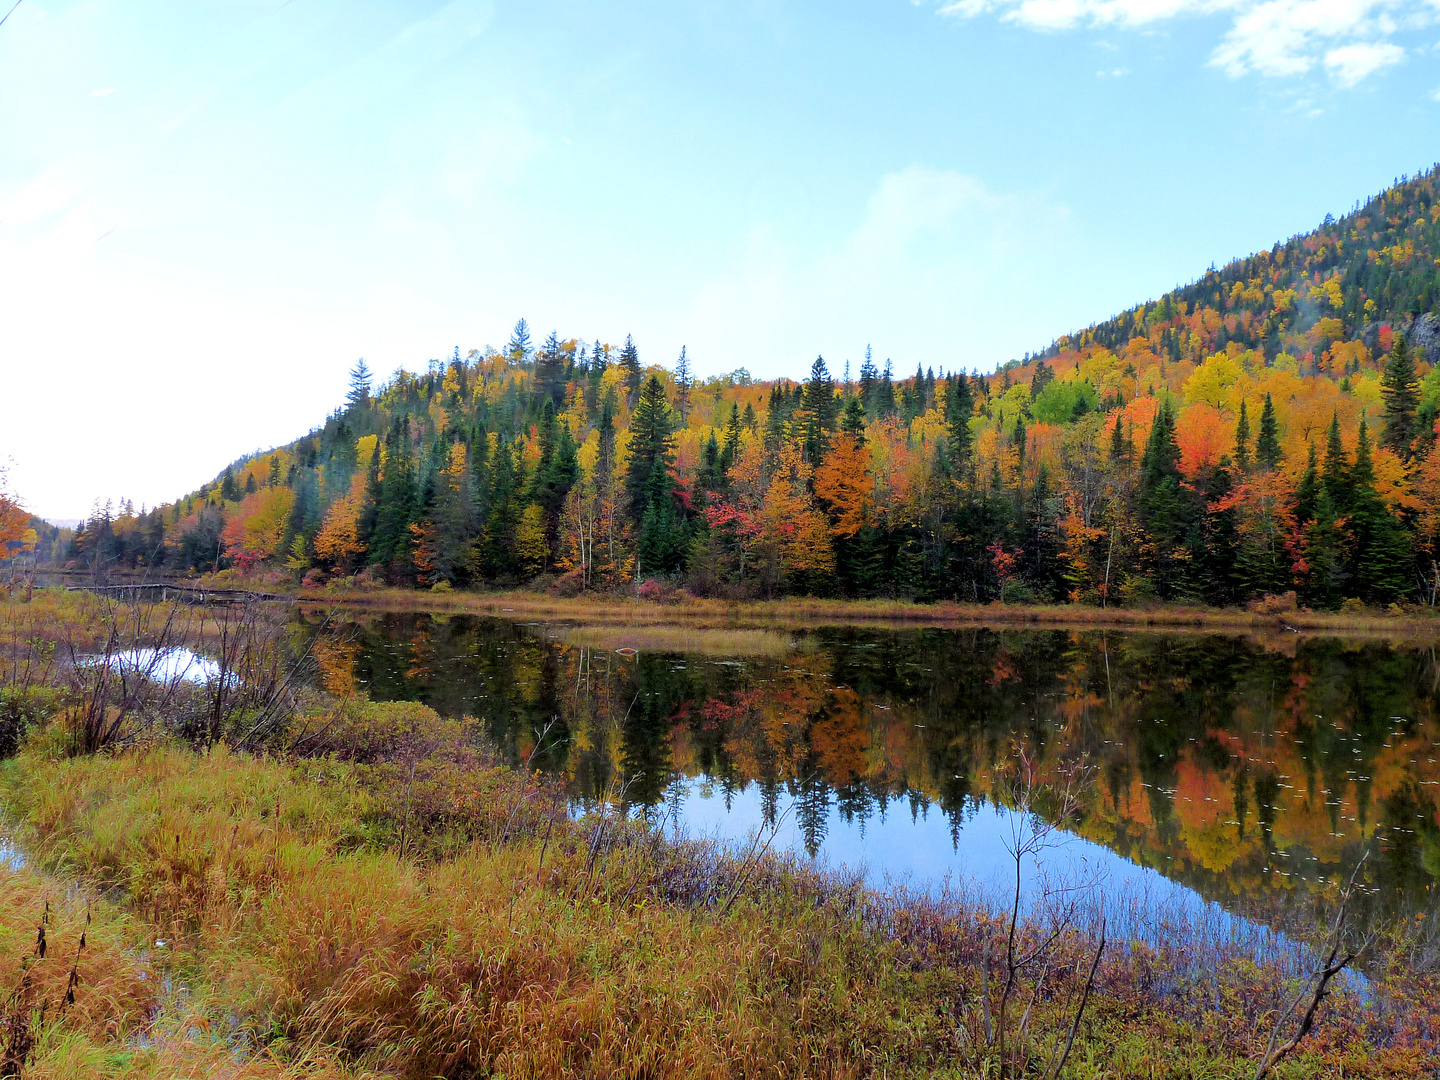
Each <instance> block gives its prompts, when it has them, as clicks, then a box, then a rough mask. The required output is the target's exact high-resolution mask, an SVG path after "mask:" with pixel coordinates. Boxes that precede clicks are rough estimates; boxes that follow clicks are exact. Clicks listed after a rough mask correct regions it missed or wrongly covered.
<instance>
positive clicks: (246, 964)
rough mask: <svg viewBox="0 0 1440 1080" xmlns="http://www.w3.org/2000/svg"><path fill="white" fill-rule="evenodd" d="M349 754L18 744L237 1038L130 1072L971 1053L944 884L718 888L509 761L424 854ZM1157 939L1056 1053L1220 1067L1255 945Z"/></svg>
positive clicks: (717, 858)
mask: <svg viewBox="0 0 1440 1080" xmlns="http://www.w3.org/2000/svg"><path fill="white" fill-rule="evenodd" d="M358 768H361V766H358V765H355V764H353V763H350V764H345V763H338V762H334V761H333V760H331V761H328V762H311V763H297V764H295V765H289V766H287V765H282V764H279V763H276V762H273V761H265V760H259V759H253V758H249V757H246V756H244V755H235V754H231V753H229V752H228V751H226V750H224V749H223V748H217V749H214V750H212V751H211V752H209V753H208V754H206V755H203V756H198V755H196V754H195V753H193V752H192V751H190V750H188V749H185V748H183V747H179V746H176V745H173V744H158V745H154V746H151V747H149V748H148V749H146V750H144V751H140V750H136V751H131V752H129V753H126V754H123V755H117V756H113V757H104V756H100V757H90V758H83V759H70V760H61V759H54V760H45V759H43V758H41V757H37V756H36V755H35V754H34V753H33V752H31V753H27V754H26V755H24V756H22V757H21V758H20V759H19V760H17V761H15V762H13V763H12V764H11V765H9V766H8V767H7V768H6V769H5V771H4V773H3V775H0V780H3V792H0V794H3V796H4V799H5V801H6V803H7V804H8V805H10V806H11V807H12V808H14V809H15V810H17V811H18V812H20V813H21V814H23V818H24V821H25V823H26V825H27V827H28V829H29V830H31V831H30V833H29V835H30V837H31V843H32V845H33V847H34V849H35V850H36V851H38V852H39V853H40V854H41V855H42V856H43V857H44V858H46V859H47V860H49V861H51V862H52V863H54V864H56V865H64V866H69V867H73V868H74V869H76V870H80V871H84V872H85V873H86V875H87V877H89V878H90V879H91V880H92V881H94V882H95V883H96V884H103V885H109V886H114V887H119V888H122V889H124V890H125V892H126V894H127V895H128V896H129V897H130V898H131V902H132V905H133V908H134V910H135V911H137V912H139V913H143V914H144V916H145V918H146V921H147V923H148V924H149V925H151V926H155V927H161V928H163V932H164V933H167V934H173V935H174V936H175V938H176V939H177V940H178V941H179V943H180V947H181V953H180V954H179V955H178V956H177V960H179V961H180V962H181V963H182V965H183V966H185V967H187V968H188V969H189V970H191V971H193V972H194V973H195V978H196V980H197V984H199V985H203V986H205V987H208V988H209V993H210V994H211V995H213V999H214V1001H215V1002H216V1003H223V1008H221V1007H219V1006H218V1005H217V1007H216V1008H213V1009H211V1010H210V1011H209V1012H208V1013H204V1012H202V1013H201V1014H199V1015H202V1016H204V1015H209V1016H215V1015H217V1014H219V1013H222V1012H229V1013H233V1014H234V1015H236V1016H238V1017H240V1018H241V1020H242V1021H243V1022H244V1026H245V1028H246V1030H248V1031H249V1032H250V1035H251V1038H252V1039H253V1040H254V1043H253V1048H254V1051H255V1053H257V1054H258V1055H259V1056H258V1057H257V1056H254V1055H252V1056H251V1057H247V1058H243V1059H233V1060H232V1065H233V1066H234V1068H235V1069H236V1071H235V1072H233V1073H226V1072H215V1073H213V1074H212V1073H209V1072H205V1071H202V1070H201V1068H200V1065H202V1064H204V1063H205V1062H207V1061H218V1058H214V1057H213V1055H214V1053H215V1051H214V1047H213V1045H212V1042H211V1041H209V1040H207V1039H206V1038H204V1037H202V1034H201V1033H199V1030H198V1028H195V1030H190V1029H186V1028H185V1027H184V1024H183V1023H181V1022H179V1021H177V1022H175V1023H172V1025H171V1027H172V1029H177V1028H178V1029H179V1035H180V1036H181V1037H180V1038H178V1039H175V1038H172V1040H171V1041H173V1042H174V1044H175V1045H173V1046H172V1045H170V1044H169V1043H167V1042H166V1041H164V1040H160V1041H159V1042H158V1043H157V1047H158V1048H157V1049H153V1050H151V1051H147V1052H148V1053H149V1054H150V1055H151V1056H150V1057H149V1058H145V1059H144V1060H143V1061H142V1060H141V1059H136V1061H137V1064H136V1065H135V1071H133V1075H136V1076H161V1075H167V1074H166V1073H165V1072H164V1071H162V1070H161V1067H160V1066H159V1065H158V1064H157V1062H159V1061H160V1060H161V1058H162V1057H163V1058H164V1059H165V1060H169V1061H173V1062H175V1063H176V1064H175V1065H174V1068H175V1069H176V1070H177V1071H176V1072H175V1073H172V1074H171V1075H217V1076H222V1075H223V1076H229V1075H233V1076H235V1077H237V1080H238V1078H240V1077H245V1078H248V1077H252V1076H254V1077H269V1076H277V1077H278V1076H295V1077H301V1076H314V1077H316V1078H319V1077H329V1076H339V1075H344V1072H343V1070H344V1069H352V1070H355V1072H356V1074H357V1075H359V1074H364V1073H366V1072H369V1073H372V1074H375V1075H393V1076H399V1077H407V1078H408V1077H415V1078H419V1077H431V1076H472V1075H477V1076H483V1075H500V1074H503V1075H505V1076H508V1077H539V1076H547V1077H549V1076H575V1077H579V1076H586V1077H612V1076H613V1077H619V1076H626V1077H633V1076H649V1077H672V1076H673V1077H680V1076H686V1077H690V1076H701V1077H721V1076H727V1077H728V1076H735V1075H744V1076H774V1077H785V1076H794V1077H799V1076H836V1077H839V1076H862V1075H864V1076H881V1075H883V1076H891V1077H901V1076H934V1075H946V1074H947V1070H949V1073H948V1074H949V1075H955V1076H969V1075H976V1074H977V1073H978V1071H979V1070H980V1069H981V1068H983V1061H984V1052H983V1050H982V1051H977V1049H976V1047H975V1046H974V1045H973V1038H972V1036H973V1033H974V1032H975V1031H976V1030H978V1029H977V1028H976V1027H975V1025H976V1023H977V1021H976V1017H975V1013H974V1011H973V1009H969V1010H966V1009H962V1008H961V1006H963V1005H964V1004H965V1003H966V1002H967V1001H970V1002H973V994H974V987H975V985H976V984H975V964H976V961H977V958H978V956H979V954H980V951H981V950H980V943H981V942H982V941H983V940H984V937H985V935H987V934H989V933H992V932H993V925H992V924H991V923H990V922H989V921H987V919H986V917H985V916H983V915H977V914H976V913H975V912H974V911H973V910H966V909H963V908H957V907H955V906H954V905H946V904H943V903H932V902H922V901H920V900H917V899H916V898H909V899H906V898H903V897H902V898H892V899H890V900H884V899H883V898H876V897H870V896H869V895H868V894H865V893H864V892H863V891H862V890H859V889H858V888H856V887H855V886H853V885H852V884H847V883H844V882H835V881H832V880H831V879H827V878H824V877H821V876H818V875H816V874H814V873H813V872H811V871H808V870H806V869H805V868H803V867H800V866H797V865H793V864H789V865H787V864H785V863H783V862H776V861H773V860H769V861H766V862H765V863H764V864H763V865H761V866H759V867H756V868H752V872H749V873H748V875H747V876H746V877H745V881H744V886H743V888H741V887H740V881H741V874H742V872H741V871H740V869H739V867H738V865H737V861H736V860H735V859H733V858H730V857H728V856H725V855H724V854H723V853H721V852H718V851H717V850H716V849H714V848H712V847H708V846H706V845H699V844H691V845H680V846H678V847H677V846H674V845H665V844H663V843H661V842H659V841H658V839H657V838H656V837H654V836H653V835H652V834H649V833H646V832H644V831H643V830H641V829H639V828H637V827H633V826H628V825H624V824H622V823H616V822H614V821H613V820H612V821H611V822H609V823H608V824H607V823H605V822H603V821H600V820H598V819H590V820H588V821H586V822H573V821H571V820H570V819H569V818H568V817H567V816H565V815H564V814H563V812H561V813H558V815H556V816H553V817H552V816H551V814H552V812H554V811H557V810H563V806H560V805H557V804H554V803H547V802H546V792H545V791H544V789H539V788H534V787H531V786H529V785H527V784H526V783H525V782H524V781H523V780H522V778H520V777H517V776H515V775H514V774H508V775H509V776H510V779H509V781H508V782H503V783H498V784H496V785H494V786H492V787H491V788H490V789H489V790H488V792H487V794H486V799H487V801H488V803H489V804H490V806H491V809H492V814H491V820H492V821H494V822H504V823H505V828H504V830H503V831H502V830H501V829H499V828H493V827H492V828H491V829H489V830H488V833H487V835H485V836H483V837H482V838H481V839H479V840H478V841H475V842H471V843H468V844H466V845H465V846H464V847H462V848H460V849H459V850H458V851H452V852H451V853H450V855H449V856H448V857H444V858H439V857H437V856H436V854H435V852H434V849H433V848H431V849H427V850H429V851H430V854H428V855H426V856H425V857H423V858H419V859H416V858H410V857H401V856H400V854H399V853H398V851H397V850H396V849H395V848H394V847H393V846H391V845H387V844H377V843H374V842H370V841H367V839H366V828H367V827H366V826H365V825H364V823H365V822H367V821H370V822H372V824H373V821H374V818H375V815H376V814H377V813H379V812H380V805H381V802H382V801H383V800H382V799H381V798H380V796H379V795H378V794H376V793H375V792H372V791H367V790H365V789H364V788H363V785H360V784H358V783H357V776H358V774H357V773H356V771H355V770H356V769H358ZM277 806H278V808H279V814H278V816H277V815H276V813H275V810H276V808H277ZM517 811H521V812H520V813H518V814H517ZM547 822H549V823H550V824H549V826H548V827H547ZM380 833H382V834H384V833H385V830H380ZM390 834H393V830H391V833H390ZM387 835H389V834H387ZM737 889H738V892H737ZM732 894H734V895H736V902H735V903H734V904H733V906H732V905H730V904H728V903H727V902H726V900H727V898H728V897H729V896H731V895H732ZM1084 947H1085V943H1084V942H1083V941H1082V940H1079V939H1077V940H1076V941H1075V942H1074V943H1073V951H1075V952H1076V954H1077V955H1079V954H1080V953H1081V952H1082V951H1083V949H1084ZM1182 951H1183V950H1182ZM1179 955H1180V953H1179V952H1177V953H1176V954H1175V955H1169V956H1167V955H1161V954H1157V953H1155V952H1154V951H1153V950H1148V949H1144V948H1141V949H1139V950H1138V951H1136V950H1133V949H1132V950H1131V951H1129V952H1122V951H1121V950H1117V951H1116V953H1115V955H1114V956H1113V957H1112V958H1111V959H1110V960H1109V961H1107V965H1106V968H1105V970H1104V972H1103V974H1102V983H1101V987H1100V990H1099V991H1098V992H1097V997H1096V1001H1095V1008H1094V1010H1093V1020H1092V1022H1091V1023H1092V1026H1091V1027H1090V1028H1089V1029H1088V1031H1087V1033H1086V1035H1085V1037H1084V1038H1083V1039H1082V1041H1081V1045H1080V1048H1079V1050H1078V1051H1077V1055H1076V1057H1075V1058H1074V1059H1073V1060H1072V1065H1071V1068H1070V1070H1069V1075H1071V1076H1074V1077H1077V1078H1086V1077H1088V1078H1098V1077H1099V1076H1102V1075H1103V1076H1111V1077H1131V1076H1135V1077H1139V1076H1213V1077H1232V1076H1233V1077H1239V1076H1241V1075H1244V1074H1245V1069H1246V1068H1247V1065H1246V1062H1245V1053H1246V1052H1247V1051H1248V1050H1249V1049H1250V1045H1249V1043H1250V1041H1251V1032H1253V1030H1254V1025H1255V1024H1256V1023H1257V1022H1258V1020H1259V1018H1260V1017H1261V1016H1263V1014H1264V1012H1265V1010H1266V1009H1267V1008H1268V1007H1269V1006H1267V1004H1266V1002H1267V1001H1268V1000H1270V996H1273V994H1274V993H1275V991H1276V988H1277V986H1278V983H1277V981H1276V977H1275V975H1274V974H1273V973H1271V972H1267V971H1264V970H1261V969H1257V968H1255V967H1254V966H1253V965H1244V964H1242V963H1240V962H1239V961H1237V960H1235V959H1234V958H1230V959H1226V958H1224V957H1219V958H1218V959H1217V960H1216V963H1215V964H1214V965H1213V970H1214V971H1215V972H1223V975H1220V974H1217V975H1216V977H1215V979H1214V980H1211V981H1202V982H1201V983H1198V984H1197V983H1195V982H1194V980H1193V978H1192V977H1191V976H1189V975H1186V974H1185V972H1187V971H1189V970H1190V969H1189V968H1188V967H1186V966H1184V965H1182V964H1181V962H1180V960H1179V959H1178V957H1179ZM1072 977H1073V976H1072V975H1069V974H1067V973H1066V972H1060V973H1059V974H1058V975H1056V976H1054V978H1055V979H1056V980H1057V981H1056V982H1055V984H1054V985H1055V987H1056V993H1055V996H1054V998H1053V999H1052V998H1050V997H1042V998H1041V999H1039V1000H1038V1001H1037V1002H1036V1004H1035V1016H1034V1019H1033V1021H1032V1027H1033V1029H1034V1031H1035V1032H1036V1036H1037V1038H1041V1037H1043V1036H1044V1035H1045V1034H1046V1033H1048V1032H1049V1031H1051V1030H1053V1028H1054V1025H1055V1023H1056V1022H1057V1020H1058V1017H1059V1016H1060V1014H1061V1012H1062V1009H1061V1004H1062V999H1063V996H1064V990H1065V987H1066V986H1067V985H1068V983H1067V980H1069V979H1071V978H1072ZM1222 992H1223V998H1222ZM1222 1001H1223V1005H1222V1007H1218V1008H1217V1004H1216V1003H1217V1002H1222ZM1352 1007H1353V1003H1352ZM1337 1015H1338V1014H1337ZM192 1027H194V1025H192ZM962 1030H963V1031H965V1032H967V1033H969V1034H967V1035H965V1036H962V1035H961V1032H962ZM1401 1034H1402V1035H1403V1037H1400V1036H1397V1034H1396V1030H1395V1028H1394V1027H1393V1025H1392V1026H1391V1027H1389V1028H1386V1029H1385V1037H1386V1038H1387V1039H1388V1040H1389V1042H1390V1043H1391V1045H1390V1047H1389V1048H1388V1049H1386V1050H1384V1051H1383V1054H1382V1056H1379V1057H1377V1056H1375V1055H1376V1054H1378V1053H1381V1052H1380V1051H1376V1050H1375V1049H1374V1046H1373V1044H1372V1041H1371V1036H1370V1035H1369V1034H1367V1030H1366V1029H1365V1028H1364V1027H1363V1025H1361V1024H1359V1023H1358V1021H1357V1019H1356V1018H1354V1017H1351V1018H1347V1019H1345V1020H1343V1021H1341V1020H1336V1021H1335V1022H1334V1023H1332V1024H1330V1025H1329V1026H1328V1027H1327V1028H1326V1031H1325V1033H1324V1037H1323V1039H1324V1040H1328V1041H1320V1042H1317V1047H1319V1048H1320V1049H1321V1050H1323V1053H1322V1054H1318V1055H1312V1056H1310V1057H1307V1058H1305V1059H1304V1060H1302V1062H1300V1063H1299V1064H1298V1065H1297V1066H1296V1067H1295V1068H1294V1069H1293V1070H1292V1071H1291V1072H1289V1073H1288V1075H1290V1076H1294V1077H1299V1076H1302V1075H1305V1076H1310V1075H1317V1076H1319V1075H1323V1076H1339V1075H1346V1076H1350V1075H1362V1073H1357V1072H1356V1071H1355V1068H1356V1067H1355V1063H1356V1062H1357V1061H1358V1062H1361V1063H1362V1064H1363V1063H1364V1062H1365V1061H1366V1060H1370V1061H1372V1063H1373V1062H1374V1061H1383V1062H1384V1063H1385V1064H1384V1068H1383V1069H1373V1068H1372V1071H1371V1072H1370V1075H1374V1076H1396V1077H1399V1076H1416V1077H1419V1076H1422V1075H1426V1074H1425V1073H1424V1072H1423V1071H1422V1069H1423V1068H1424V1067H1428V1066H1425V1064H1424V1063H1425V1057H1424V1055H1423V1054H1422V1053H1419V1052H1418V1051H1417V1050H1415V1049H1414V1046H1415V1043H1414V1033H1413V1031H1412V1032H1410V1033H1409V1034H1405V1033H1401ZM277 1036H278V1039H277ZM966 1038H972V1041H971V1042H969V1043H967V1042H966V1041H965V1039H966ZM77 1045H78V1044H77ZM81 1049H84V1048H83V1047H81ZM57 1052H58V1051H57ZM74 1052H75V1053H79V1052H80V1050H78V1049H77V1050H75V1051H74ZM166 1055H168V1057H167V1056H166ZM207 1055H212V1057H207ZM186 1061H189V1062H192V1063H193V1064H192V1065H190V1066H183V1065H182V1063H183V1062H186ZM145 1062H148V1064H146V1063H145ZM307 1063H308V1064H307ZM966 1063H968V1064H966ZM242 1065H243V1069H242V1068H241V1066H242ZM210 1067H211V1066H210V1065H205V1068H206V1069H209V1068H210ZM186 1068H189V1069H191V1070H192V1071H185V1069H186ZM307 1069H309V1070H310V1071H308V1072H307V1071H306V1070H307ZM1192 1069H1193V1070H1194V1071H1190V1070H1192ZM145 1070H148V1071H145ZM285 1070H289V1071H285ZM36 1075H60V1073H58V1072H55V1073H47V1074H42V1073H37V1074H36ZM125 1075H132V1073H126V1074H125ZM1281 1075H1286V1074H1285V1073H1282V1074H1281Z"/></svg>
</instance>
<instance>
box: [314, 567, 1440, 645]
mask: <svg viewBox="0 0 1440 1080" xmlns="http://www.w3.org/2000/svg"><path fill="white" fill-rule="evenodd" d="M291 595H293V596H294V597H295V598H296V599H297V600H300V601H305V602H311V603H319V604H335V605H339V606H343V607H348V608H357V609H365V610H372V611H417V612H437V613H447V614H471V615H495V616H501V617H513V618H542V619H556V620H570V621H578V622H606V623H625V624H628V625H632V626H666V625H672V626H701V627H727V626H729V627H740V628H744V627H762V628H763V627H809V626H871V627H881V628H885V627H893V628H903V627H924V626H934V627H957V626H993V627H1008V626H1016V627H1024V626H1043V627H1056V628H1059V629H1087V628H1103V627H1114V628H1116V629H1159V630H1174V631H1185V630H1197V631H1205V632H1215V631H1230V632H1236V631H1238V632H1254V633H1287V634H1294V633H1308V634H1329V635H1341V636H1355V637H1361V636H1363V637H1379V638H1397V639H1406V640H1430V641H1434V640H1440V613H1437V612H1435V611H1433V610H1431V609H1422V608H1412V609H1408V610H1404V611H1397V612H1394V613H1391V612H1387V611H1382V610H1375V609H1368V610H1364V611H1360V612H1348V613H1344V614H1341V613H1338V612H1328V611H1309V610H1299V609H1296V610H1280V611H1251V610H1246V609H1241V608H1211V607H1204V606H1189V605H1180V604H1157V605H1155V606H1153V607H1144V608H1134V607H1130V608H1126V607H1108V608H1099V607H1091V606H1087V605H1083V604H1003V603H998V602H997V603H993V604H958V603H952V602H948V601H947V602H939V603H933V604H924V603H913V602H907V601H903V600H831V599H822V598H816V597H789V598H784V599H779V600H743V601H730V600H716V599H706V598H700V597H693V596H689V595H688V594H685V593H681V592H675V593H671V594H669V595H667V596H664V597H663V598H662V599H659V600H647V599H639V598H637V597H632V596H627V595H617V594H586V595H581V596H576V597H557V596H553V595H550V594H548V593H544V592H533V591H528V590H512V591H504V592H472V591H442V592H436V591H433V590H416V589H397V588H388V587H373V586H372V587H366V586H357V585H354V584H352V583H351V582H350V581H349V579H341V580H340V581H338V582H336V583H334V584H332V585H330V586H326V587H322V588H318V589H297V590H294V592H293V593H292V594H291Z"/></svg>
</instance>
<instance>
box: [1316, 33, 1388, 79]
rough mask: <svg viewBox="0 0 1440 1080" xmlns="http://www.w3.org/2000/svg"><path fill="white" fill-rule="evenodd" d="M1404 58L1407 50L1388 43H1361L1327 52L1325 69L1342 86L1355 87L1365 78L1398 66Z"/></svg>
mask: <svg viewBox="0 0 1440 1080" xmlns="http://www.w3.org/2000/svg"><path fill="white" fill-rule="evenodd" d="M1404 57H1405V50H1404V49H1402V48H1401V47H1400V46H1399V45H1395V44H1392V43H1390V42H1388V41H1385V42H1359V43H1356V44H1354V45H1342V46H1341V47H1340V48H1338V49H1331V50H1330V51H1329V52H1327V53H1326V54H1325V68H1326V70H1327V71H1329V72H1330V76H1331V78H1333V79H1334V80H1335V81H1336V82H1337V83H1339V84H1340V85H1341V86H1354V85H1355V84H1356V83H1358V82H1360V81H1361V80H1362V79H1364V78H1365V76H1367V75H1369V74H1371V73H1372V72H1376V71H1379V70H1380V69H1381V68H1386V67H1390V66H1391V65H1392V64H1398V63H1399V62H1400V61H1401V60H1402V59H1404Z"/></svg>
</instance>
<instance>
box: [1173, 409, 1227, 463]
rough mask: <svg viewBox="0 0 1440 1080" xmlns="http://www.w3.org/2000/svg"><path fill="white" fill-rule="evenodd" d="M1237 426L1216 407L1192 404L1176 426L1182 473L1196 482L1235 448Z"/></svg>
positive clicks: (1179, 418)
mask: <svg viewBox="0 0 1440 1080" xmlns="http://www.w3.org/2000/svg"><path fill="white" fill-rule="evenodd" d="M1234 441H1235V435H1234V430H1233V425H1231V424H1230V423H1228V422H1227V421H1226V419H1225V414H1224V413H1222V412H1221V411H1220V410H1219V409H1217V408H1216V407H1215V406H1213V405H1204V404H1200V405H1191V406H1190V407H1189V408H1188V409H1185V410H1184V411H1182V412H1181V413H1180V416H1179V417H1178V418H1177V420H1176V423H1175V442H1176V443H1177V445H1179V447H1180V472H1181V473H1183V474H1184V475H1185V477H1186V479H1188V480H1196V479H1198V478H1199V476H1200V474H1201V473H1202V472H1206V471H1208V470H1209V469H1210V468H1211V467H1212V466H1214V464H1215V463H1216V462H1217V461H1219V460H1220V458H1221V456H1222V455H1223V454H1224V453H1225V452H1226V451H1227V450H1228V449H1229V448H1230V446H1231V445H1233V443H1234Z"/></svg>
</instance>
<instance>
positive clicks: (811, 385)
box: [801, 356, 840, 465]
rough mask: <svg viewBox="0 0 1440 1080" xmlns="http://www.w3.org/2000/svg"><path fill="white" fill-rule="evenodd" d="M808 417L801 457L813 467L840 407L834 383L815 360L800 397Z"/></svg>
mask: <svg viewBox="0 0 1440 1080" xmlns="http://www.w3.org/2000/svg"><path fill="white" fill-rule="evenodd" d="M801 401H802V404H803V406H804V408H805V410H806V412H808V413H809V418H808V420H807V421H806V424H805V454H806V456H807V457H808V458H809V459H810V461H811V462H813V463H814V464H817V465H818V464H819V463H820V461H821V459H823V458H824V456H825V451H826V450H828V449H829V447H830V434H831V433H832V432H833V431H834V430H835V420H836V418H837V416H838V415H839V411H840V403H839V402H838V401H837V400H836V398H835V380H834V379H832V378H831V377H830V369H829V368H828V367H826V365H825V358H824V357H823V356H817V357H816V358H815V363H813V364H811V365H810V378H809V379H808V380H806V382H805V386H804V388H803V391H802V397H801Z"/></svg>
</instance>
